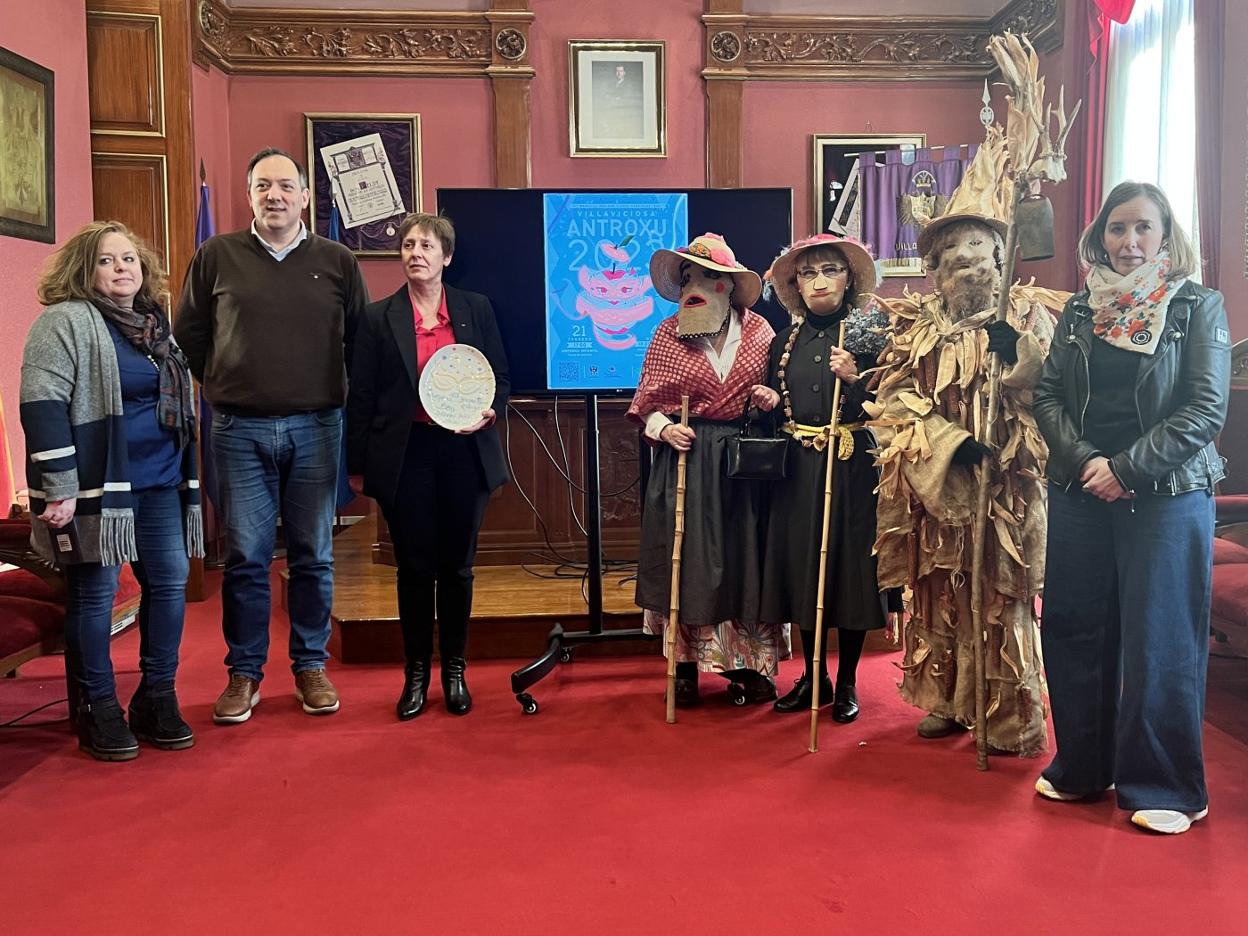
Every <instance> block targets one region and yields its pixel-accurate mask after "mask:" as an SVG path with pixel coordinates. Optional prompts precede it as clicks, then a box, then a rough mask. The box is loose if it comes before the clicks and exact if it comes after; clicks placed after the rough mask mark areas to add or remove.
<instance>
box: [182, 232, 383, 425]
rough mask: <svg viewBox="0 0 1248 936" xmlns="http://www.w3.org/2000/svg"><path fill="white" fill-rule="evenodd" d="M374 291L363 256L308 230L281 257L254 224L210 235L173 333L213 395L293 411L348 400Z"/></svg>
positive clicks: (237, 408)
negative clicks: (354, 346) (349, 371)
mask: <svg viewBox="0 0 1248 936" xmlns="http://www.w3.org/2000/svg"><path fill="white" fill-rule="evenodd" d="M367 303H368V291H367V288H366V287H365V285H364V278H363V276H362V275H361V274H360V267H359V264H358V263H357V262H356V260H355V256H354V255H353V254H352V253H351V251H350V250H348V249H347V248H346V247H344V246H343V245H342V244H339V243H336V242H335V241H332V240H328V239H327V238H324V237H318V236H317V235H316V234H312V233H309V234H308V238H307V240H305V241H304V242H303V243H301V244H300V245H299V246H298V247H296V248H295V249H294V250H292V251H291V252H290V253H289V254H287V255H286V258H285V259H283V260H281V261H278V260H276V259H274V257H273V256H272V255H271V254H270V253H269V252H268V251H267V250H265V249H264V245H263V244H261V243H260V241H259V240H258V239H257V238H256V236H255V235H254V234H252V233H251V231H250V230H243V231H235V232H233V233H230V234H221V235H219V236H217V237H213V238H210V239H209V240H207V241H205V242H204V244H203V245H202V246H201V247H200V248H199V250H198V251H197V252H196V254H195V258H194V259H193V260H192V261H191V267H190V270H189V271H188V272H187V275H186V284H185V286H184V288H183V290H182V299H181V301H180V302H179V304H178V314H177V317H176V318H175V319H174V325H173V333H174V337H175V338H177V341H178V344H179V345H181V346H182V350H183V351H185V352H186V356H187V358H188V359H189V361H190V364H191V372H192V373H193V374H194V375H195V376H196V378H198V379H199V381H200V382H201V383H202V384H203V386H204V394H205V396H207V398H208V402H209V403H211V404H212V405H213V406H214V407H216V408H218V409H220V410H223V411H225V412H231V413H238V414H240V415H251V416H289V415H291V414H292V413H305V412H310V411H312V410H320V409H328V408H330V407H337V406H342V405H343V403H345V402H346V394H347V381H346V376H347V375H346V366H345V362H348V361H350V359H351V358H350V352H351V343H352V338H353V337H354V333H355V326H356V322H357V321H358V320H359V316H360V314H361V313H362V312H363V310H364V306H365V305H366V304H367Z"/></svg>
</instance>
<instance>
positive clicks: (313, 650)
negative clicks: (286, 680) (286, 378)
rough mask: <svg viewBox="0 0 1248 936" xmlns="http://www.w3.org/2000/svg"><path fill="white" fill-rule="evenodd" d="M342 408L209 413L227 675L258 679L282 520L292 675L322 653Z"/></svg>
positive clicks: (265, 653)
mask: <svg viewBox="0 0 1248 936" xmlns="http://www.w3.org/2000/svg"><path fill="white" fill-rule="evenodd" d="M341 441H342V410H340V409H327V410H319V411H318V412H315V413H299V414H297V415H294V416H281V417H268V416H231V415H227V414H224V413H215V414H214V415H213V417H212V448H213V462H214V464H215V465H216V469H217V478H218V483H219V485H220V489H221V490H220V494H221V515H222V520H223V522H224V524H225V531H226V537H227V539H228V548H227V552H226V557H225V580H224V583H223V585H222V589H221V599H222V600H221V605H222V608H221V612H222V628H223V630H224V631H225V642H226V645H227V646H228V648H229V650H228V652H227V653H226V655H225V664H226V666H228V667H229V668H230V672H231V673H241V674H242V675H244V676H248V677H250V678H251V679H255V680H257V681H259V680H260V679H261V678H263V671H264V664H265V662H266V661H267V660H268V657H269V610H270V606H271V603H272V598H271V594H270V588H269V566H270V564H271V563H272V561H273V548H274V545H275V543H276V539H277V519H278V517H279V516H280V517H281V519H282V533H283V535H284V537H285V540H286V560H287V567H288V568H289V570H290V581H289V585H288V588H287V592H286V594H287V604H288V605H289V608H290V660H291V669H293V670H294V671H295V672H296V673H299V672H302V671H304V670H310V669H318V668H320V667H323V666H324V665H325V661H326V660H327V659H328V658H329V655H328V654H327V653H326V652H325V645H326V644H327V643H328V642H329V634H330V623H329V612H330V606H331V605H332V603H333V598H334V550H333V527H334V508H335V491H336V488H337V483H338V461H339V457H338V456H339V449H340V447H341Z"/></svg>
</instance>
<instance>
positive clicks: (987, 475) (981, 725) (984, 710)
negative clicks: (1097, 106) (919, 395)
mask: <svg viewBox="0 0 1248 936" xmlns="http://www.w3.org/2000/svg"><path fill="white" fill-rule="evenodd" d="M1026 193H1027V184H1026V182H1025V181H1023V180H1022V179H1018V180H1016V181H1015V182H1014V189H1013V193H1012V198H1013V201H1012V203H1011V205H1010V223H1009V227H1008V228H1007V229H1006V232H1005V269H1003V270H1002V271H1001V292H1000V294H999V295H998V296H997V315H996V320H997V321H998V322H1004V321H1005V314H1006V311H1007V310H1008V309H1009V307H1010V284H1011V283H1013V282H1014V262H1015V258H1016V255H1017V253H1018V224H1017V222H1016V219H1015V211H1014V207H1015V206H1016V205H1017V204H1018V202H1019V200H1020V199H1021V198H1022V197H1023V196H1024V195H1025V194H1026ZM1000 396H1001V358H1000V357H999V356H998V355H997V354H995V353H994V354H990V355H989V356H988V411H987V412H986V413H985V414H984V421H983V424H982V426H981V427H980V429H981V431H980V436H979V439H978V441H979V443H980V444H981V445H983V446H985V447H986V448H989V449H993V451H994V452H995V449H994V448H993V444H992V430H993V424H994V423H995V422H996V421H997V407H998V405H999V404H1000ZM976 470H977V471H978V472H979V475H978V477H977V479H976V480H977V481H978V482H979V487H978V489H977V491H976V498H975V534H974V537H973V539H972V540H971V626H972V627H973V629H974V640H975V645H974V646H975V766H976V767H978V768H979V769H980V770H987V769H988V662H987V648H986V645H987V642H988V629H987V625H986V623H985V621H984V608H983V604H984V547H985V544H984V537H985V536H986V534H987V532H988V482H989V480H990V479H991V476H992V462H991V461H989V460H985V461H981V462H980V464H979V467H978V468H977V469H976Z"/></svg>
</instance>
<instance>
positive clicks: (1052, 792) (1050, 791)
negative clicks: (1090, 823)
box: [1036, 777, 1114, 803]
mask: <svg viewBox="0 0 1248 936" xmlns="http://www.w3.org/2000/svg"><path fill="white" fill-rule="evenodd" d="M1113 788H1114V785H1113V784H1112V783H1111V784H1110V785H1109V786H1107V787H1106V788H1105V789H1106V790H1112V789H1113ZM1036 792H1037V793H1039V794H1040V795H1041V796H1043V797H1044V798H1045V799H1051V800H1057V801H1058V802H1059V803H1073V802H1075V801H1076V800H1081V799H1087V798H1088V797H1089V796H1092V795H1093V794H1091V793H1063V792H1062V791H1061V790H1059V789H1058V788H1057V787H1055V786H1054V785H1053V784H1051V783H1049V781H1048V778H1046V777H1039V778H1038V779H1037V780H1036Z"/></svg>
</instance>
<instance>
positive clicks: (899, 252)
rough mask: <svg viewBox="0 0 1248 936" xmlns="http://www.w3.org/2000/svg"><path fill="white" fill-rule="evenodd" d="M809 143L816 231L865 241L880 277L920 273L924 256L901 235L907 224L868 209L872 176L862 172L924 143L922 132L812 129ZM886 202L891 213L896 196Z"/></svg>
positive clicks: (910, 152) (904, 156)
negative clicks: (891, 132) (811, 146)
mask: <svg viewBox="0 0 1248 936" xmlns="http://www.w3.org/2000/svg"><path fill="white" fill-rule="evenodd" d="M813 144H814V146H813V150H814V184H813V186H812V188H813V194H814V204H813V206H812V208H813V212H812V215H811V217H812V218H813V219H814V221H815V230H816V232H818V233H831V234H839V235H848V236H850V237H855V238H857V239H858V240H860V241H862V242H863V243H864V244H869V245H870V246H871V251H872V253H873V254H874V255H875V257H876V260H877V261H878V265H879V268H880V270H881V272H882V273H883V274H884V275H885V276H922V275H923V261H922V259H921V258H920V257H918V256H917V250H916V249H912V247H911V245H910V243H909V241H908V240H906V238H905V236H904V235H905V232H906V231H907V230H908V228H903V226H902V225H901V223H900V221H899V220H897V219H896V218H894V217H892V216H888V217H885V216H884V213H882V212H881V211H880V210H871V207H870V206H869V205H868V204H867V191H866V190H867V189H868V188H869V187H870V185H871V184H872V182H873V181H874V179H873V180H867V179H865V178H864V176H865V175H866V174H867V173H872V172H875V170H876V169H877V168H879V165H878V164H883V163H884V162H886V161H888V160H889V159H890V158H891V159H894V160H902V161H904V160H906V159H907V158H910V157H911V156H913V154H914V153H916V152H917V151H918V150H920V149H922V148H923V147H925V146H926V145H927V135H926V134H923V133H905V134H872V133H858V134H852V135H838V134H829V133H816V134H814V136H813ZM890 153H892V154H893V156H892V157H889V154H890ZM864 170H865V171H864ZM889 204H891V205H893V208H892V209H889V210H890V211H892V213H893V214H894V215H895V214H896V211H895V208H896V205H895V199H894V201H892V202H889ZM875 207H876V208H877V209H878V207H879V206H875Z"/></svg>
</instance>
